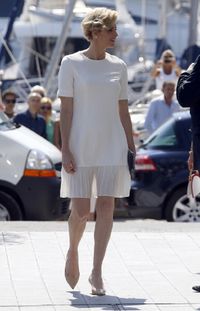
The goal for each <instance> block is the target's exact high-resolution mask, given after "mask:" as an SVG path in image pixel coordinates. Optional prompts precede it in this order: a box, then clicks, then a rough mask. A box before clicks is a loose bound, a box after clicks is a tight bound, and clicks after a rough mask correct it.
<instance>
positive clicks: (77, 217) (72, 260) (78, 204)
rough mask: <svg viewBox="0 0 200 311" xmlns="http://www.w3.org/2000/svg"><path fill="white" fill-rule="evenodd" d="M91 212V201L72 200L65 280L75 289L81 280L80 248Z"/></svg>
mask: <svg viewBox="0 0 200 311" xmlns="http://www.w3.org/2000/svg"><path fill="white" fill-rule="evenodd" d="M89 212H90V199H85V198H73V199H71V213H70V216H69V220H68V226H69V249H68V252H67V261H66V266H65V278H66V280H67V282H68V283H69V285H70V286H71V287H72V288H74V287H75V286H76V284H77V282H78V279H79V265H78V246H79V242H80V240H81V238H82V235H83V232H84V230H85V226H86V222H87V218H88V215H89Z"/></svg>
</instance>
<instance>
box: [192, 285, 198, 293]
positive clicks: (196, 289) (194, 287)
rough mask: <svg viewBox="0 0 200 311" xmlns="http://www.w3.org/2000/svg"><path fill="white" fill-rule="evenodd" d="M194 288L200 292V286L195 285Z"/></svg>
mask: <svg viewBox="0 0 200 311" xmlns="http://www.w3.org/2000/svg"><path fill="white" fill-rule="evenodd" d="M192 289H193V290H195V291H196V292H200V286H193V287H192Z"/></svg>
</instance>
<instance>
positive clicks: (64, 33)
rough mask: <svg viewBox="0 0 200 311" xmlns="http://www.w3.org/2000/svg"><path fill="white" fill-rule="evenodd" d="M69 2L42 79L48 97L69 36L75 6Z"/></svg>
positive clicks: (72, 1) (74, 1)
mask: <svg viewBox="0 0 200 311" xmlns="http://www.w3.org/2000/svg"><path fill="white" fill-rule="evenodd" d="M69 1H70V2H69V3H67V5H66V9H65V12H66V14H65V18H64V21H63V27H62V30H61V33H60V36H59V37H58V39H57V41H56V45H55V47H54V50H53V54H52V57H51V60H50V62H49V64H48V67H47V70H46V73H45V77H44V87H45V88H46V90H47V94H49V96H51V90H52V91H53V89H54V88H52V83H53V78H54V77H55V75H56V71H57V68H58V64H59V61H60V57H61V54H62V52H63V47H64V45H65V42H66V40H67V37H68V35H69V31H70V23H71V20H72V16H73V10H74V7H75V4H76V0H69Z"/></svg>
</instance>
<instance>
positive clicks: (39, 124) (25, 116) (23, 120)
mask: <svg viewBox="0 0 200 311" xmlns="http://www.w3.org/2000/svg"><path fill="white" fill-rule="evenodd" d="M40 106H41V96H40V94H38V93H30V94H29V96H28V109H27V110H26V111H25V112H22V113H19V114H17V115H16V116H15V117H14V122H15V123H18V124H21V125H24V126H26V127H28V128H29V129H30V130H32V131H34V132H35V133H37V134H39V135H40V136H42V137H44V138H46V122H45V119H44V118H43V117H42V116H41V115H40V114H39V112H40Z"/></svg>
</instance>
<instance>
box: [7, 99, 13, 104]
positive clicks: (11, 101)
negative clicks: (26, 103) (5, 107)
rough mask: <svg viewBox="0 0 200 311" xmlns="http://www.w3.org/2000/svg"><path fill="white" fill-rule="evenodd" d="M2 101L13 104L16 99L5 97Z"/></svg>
mask: <svg viewBox="0 0 200 311" xmlns="http://www.w3.org/2000/svg"><path fill="white" fill-rule="evenodd" d="M4 102H5V103H6V104H15V103H16V99H5V100H4Z"/></svg>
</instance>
